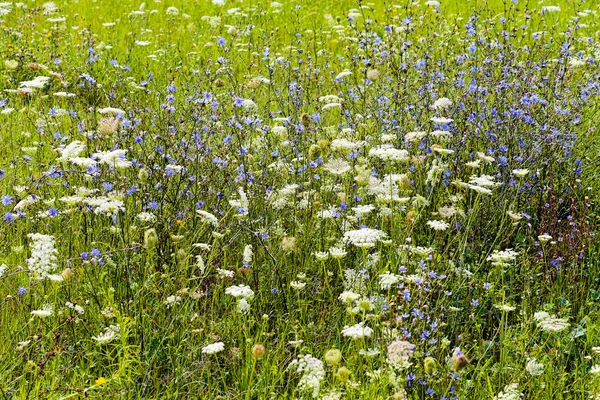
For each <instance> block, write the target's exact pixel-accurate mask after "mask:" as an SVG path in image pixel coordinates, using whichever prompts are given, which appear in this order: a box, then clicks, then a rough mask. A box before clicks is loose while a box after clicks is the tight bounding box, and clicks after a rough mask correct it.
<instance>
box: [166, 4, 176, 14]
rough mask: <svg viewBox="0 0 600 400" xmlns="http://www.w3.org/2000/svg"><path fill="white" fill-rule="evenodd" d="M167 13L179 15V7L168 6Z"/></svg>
mask: <svg viewBox="0 0 600 400" xmlns="http://www.w3.org/2000/svg"><path fill="white" fill-rule="evenodd" d="M167 15H179V9H178V8H177V7H173V6H171V7H169V8H167Z"/></svg>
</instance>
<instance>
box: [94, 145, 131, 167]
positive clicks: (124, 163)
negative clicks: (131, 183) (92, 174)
mask: <svg viewBox="0 0 600 400" xmlns="http://www.w3.org/2000/svg"><path fill="white" fill-rule="evenodd" d="M125 153H127V150H121V149H117V150H113V151H100V152H98V153H94V154H92V157H93V158H97V159H98V161H99V162H101V163H104V164H107V165H108V166H110V167H113V168H117V169H120V168H127V167H131V161H128V160H127V158H125Z"/></svg>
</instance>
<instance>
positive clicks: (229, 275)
mask: <svg viewBox="0 0 600 400" xmlns="http://www.w3.org/2000/svg"><path fill="white" fill-rule="evenodd" d="M217 274H219V276H220V277H223V278H233V276H234V275H235V272H234V271H230V270H227V269H222V268H217Z"/></svg>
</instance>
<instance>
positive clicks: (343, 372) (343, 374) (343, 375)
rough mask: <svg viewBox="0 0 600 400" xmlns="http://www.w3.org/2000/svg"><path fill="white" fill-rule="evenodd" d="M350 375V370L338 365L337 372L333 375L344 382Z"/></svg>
mask: <svg viewBox="0 0 600 400" xmlns="http://www.w3.org/2000/svg"><path fill="white" fill-rule="evenodd" d="M350 375H352V371H350V370H349V369H348V368H346V367H340V369H338V371H337V373H336V374H335V377H336V378H337V379H338V381H340V382H342V383H346V382H348V379H350Z"/></svg>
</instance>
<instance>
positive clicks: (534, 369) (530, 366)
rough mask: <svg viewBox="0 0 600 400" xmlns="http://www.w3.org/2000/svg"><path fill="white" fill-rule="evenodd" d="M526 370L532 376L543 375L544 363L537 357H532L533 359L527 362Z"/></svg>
mask: <svg viewBox="0 0 600 400" xmlns="http://www.w3.org/2000/svg"><path fill="white" fill-rule="evenodd" d="M525 370H526V371H527V372H528V373H529V375H531V376H538V375H541V374H543V373H544V364H542V363H539V362H537V361H536V360H535V358H532V359H531V360H529V361H528V362H527V365H526V366H525Z"/></svg>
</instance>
